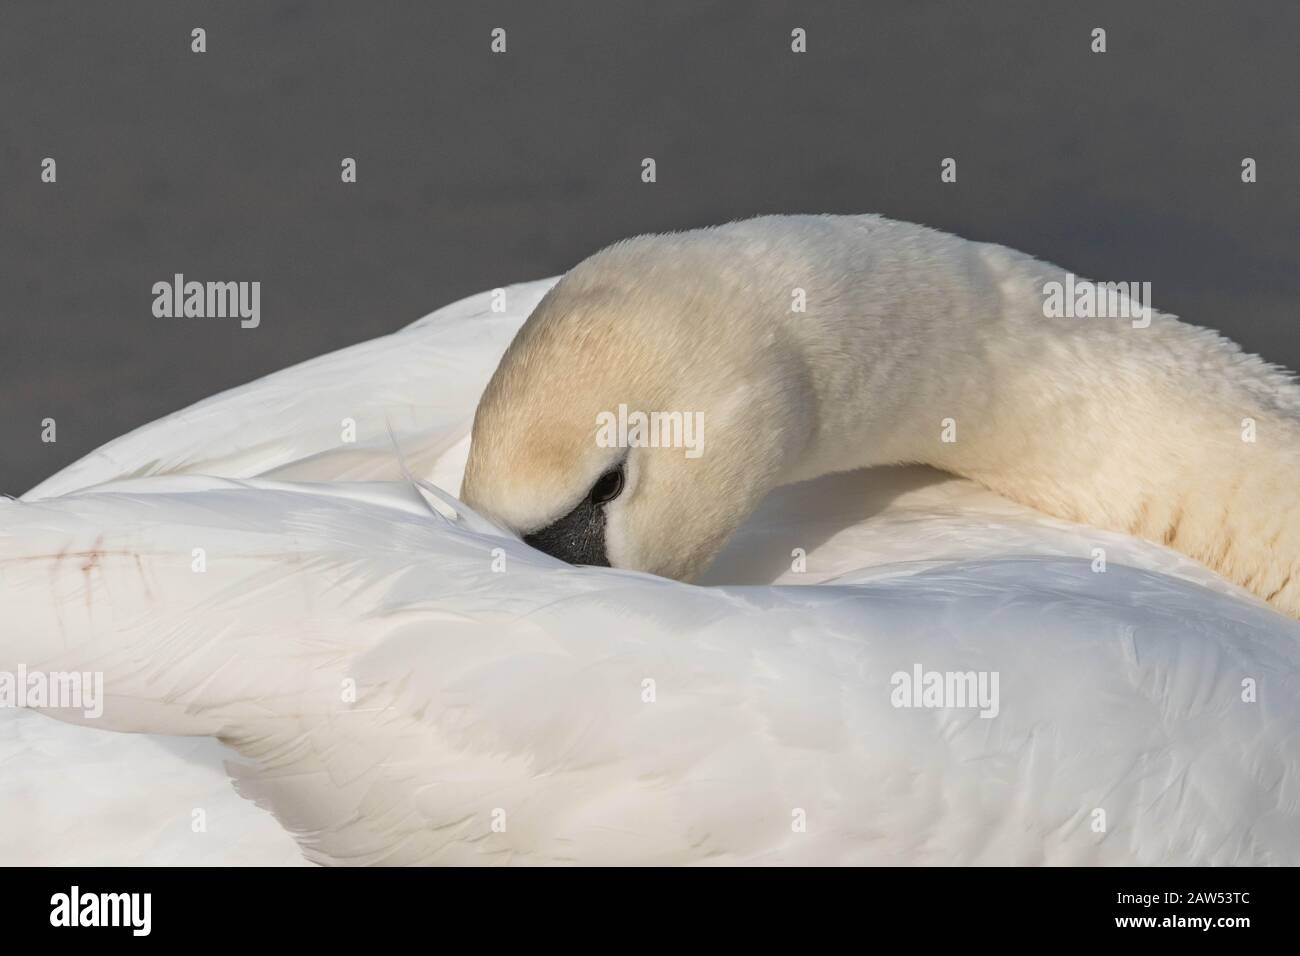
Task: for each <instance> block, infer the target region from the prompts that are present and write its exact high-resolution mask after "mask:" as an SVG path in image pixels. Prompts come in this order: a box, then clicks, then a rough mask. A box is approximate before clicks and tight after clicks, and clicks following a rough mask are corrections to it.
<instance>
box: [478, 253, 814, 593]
mask: <svg viewBox="0 0 1300 956" xmlns="http://www.w3.org/2000/svg"><path fill="white" fill-rule="evenodd" d="M709 240H710V234H709V233H707V232H706V233H705V234H704V235H703V236H701V235H700V234H683V235H672V236H643V237H639V238H637V239H631V240H627V241H625V242H622V243H619V244H617V245H615V246H612V247H610V248H609V249H606V250H604V251H602V252H600V253H597V254H596V255H595V256H593V257H591V258H590V259H587V260H586V261H584V262H583V263H581V264H579V265H578V266H577V267H575V268H574V269H573V270H572V271H571V272H569V273H568V274H567V275H566V276H565V277H564V278H563V279H562V280H561V281H560V282H559V283H558V284H557V285H556V286H555V287H554V288H552V289H551V291H550V292H549V293H548V294H547V295H546V297H545V298H544V299H543V300H542V302H541V303H540V304H539V305H538V307H537V309H536V310H535V311H534V312H533V314H532V315H531V316H530V317H529V319H528V321H527V322H526V323H525V324H524V326H523V327H522V328H521V329H520V331H519V333H518V335H517V336H516V337H515V339H514V341H513V342H512V343H511V345H510V347H509V348H508V349H507V350H506V352H505V355H504V356H503V357H502V359H501V363H500V365H499V366H498V368H497V370H496V372H495V374H494V375H493V376H492V379H491V380H490V382H489V383H488V386H487V388H486V390H485V391H484V394H483V396H482V399H481V400H480V402H479V406H478V410H477V412H476V414H475V418H474V427H473V437H472V441H471V446H470V453H469V460H468V462H467V465H466V471H465V481H464V485H463V488H462V496H463V498H464V500H465V501H466V502H467V503H468V504H469V505H470V506H471V507H473V508H475V509H476V510H478V511H479V512H480V513H482V514H484V515H485V516H487V517H489V518H491V519H492V520H494V521H495V522H497V523H498V524H500V525H502V526H504V527H506V528H507V529H509V530H511V531H513V532H515V533H516V534H519V535H520V536H522V537H523V539H524V541H525V542H527V543H528V544H531V545H533V546H534V547H536V548H538V549H540V550H542V551H545V552H547V553H549V554H552V555H554V556H556V557H558V558H561V559H563V560H565V561H568V562H570V563H572V564H586V565H604V566H610V567H618V568H629V569H634V570H639V571H647V572H650V573H653V574H658V575H662V576H664V577H672V578H677V579H679V580H690V579H692V578H694V577H695V576H696V575H698V574H699V573H700V572H701V571H703V570H704V568H705V567H706V566H707V565H708V564H709V562H710V561H711V560H712V558H713V557H714V556H715V555H716V554H717V553H718V551H720V550H721V548H722V546H723V545H724V544H725V542H726V540H727V538H728V537H729V536H730V535H731V533H732V532H733V531H734V530H735V529H736V527H737V526H738V525H739V524H740V523H741V522H742V521H743V520H744V519H745V517H746V516H747V515H748V514H749V513H750V512H751V511H752V510H753V508H754V506H755V505H756V504H757V503H758V501H759V500H760V499H761V498H762V496H763V495H764V494H765V493H766V492H767V491H768V490H769V489H770V488H772V487H773V486H774V485H776V484H778V483H780V481H779V479H780V477H781V475H782V474H783V473H784V472H785V471H786V470H787V468H788V467H789V464H790V462H789V459H790V457H791V456H792V455H797V454H798V451H799V446H798V441H799V438H800V436H804V435H807V434H808V431H809V424H810V423H809V422H808V421H807V417H808V416H807V412H806V409H805V408H804V403H801V402H800V401H798V397H799V394H800V390H801V387H802V385H803V382H802V375H803V370H802V366H801V365H800V364H799V363H798V362H796V361H793V360H792V359H791V352H790V350H788V349H786V348H784V347H783V343H782V342H781V339H780V334H779V331H778V329H779V325H778V323H777V322H775V321H770V320H766V319H765V317H766V316H767V314H768V313H769V312H770V311H771V310H772V309H780V308H781V307H782V304H784V305H785V307H786V308H787V309H788V301H789V293H788V292H787V291H785V290H784V289H774V290H772V293H771V295H770V297H769V296H767V295H766V294H765V292H764V291H763V290H762V289H759V288H756V287H755V285H754V284H753V283H751V282H749V281H746V280H745V279H744V278H743V275H742V274H741V273H738V272H737V270H735V269H734V268H730V269H729V268H728V266H727V264H726V258H727V253H728V251H729V250H727V249H726V248H719V247H718V246H719V245H725V244H720V243H713V242H710V241H709ZM733 261H734V260H733ZM767 298H770V299H771V301H765V300H766V299H767Z"/></svg>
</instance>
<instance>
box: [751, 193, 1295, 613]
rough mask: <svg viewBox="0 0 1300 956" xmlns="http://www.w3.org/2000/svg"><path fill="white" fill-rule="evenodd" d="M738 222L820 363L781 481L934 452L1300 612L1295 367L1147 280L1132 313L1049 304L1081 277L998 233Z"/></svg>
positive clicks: (778, 316) (972, 474) (787, 327)
mask: <svg viewBox="0 0 1300 956" xmlns="http://www.w3.org/2000/svg"><path fill="white" fill-rule="evenodd" d="M727 228H728V229H732V230H735V231H736V233H737V234H739V235H740V236H742V237H744V236H745V234H746V232H747V231H748V230H752V231H753V232H752V235H753V241H754V246H753V249H752V252H751V256H750V261H752V262H754V263H760V262H762V263H764V266H763V268H762V269H755V271H754V273H753V275H752V276H751V279H752V280H753V281H754V283H755V286H756V288H757V289H758V293H757V294H758V296H759V299H758V300H757V301H758V302H764V303H766V304H767V307H766V308H765V309H761V310H760V309H756V308H752V307H753V306H754V305H755V302H754V301H751V311H755V312H759V313H760V314H765V317H766V319H767V320H768V321H772V322H774V323H775V324H777V325H779V327H780V329H781V331H782V334H783V335H784V336H785V337H786V338H787V339H788V340H789V342H790V343H792V346H791V347H792V348H793V349H794V350H796V351H797V352H798V353H799V356H800V359H801V361H802V363H803V364H804V365H805V366H806V367H808V368H810V369H814V370H815V374H813V375H811V376H810V377H809V378H808V381H807V382H806V384H804V385H802V386H801V387H800V388H798V389H797V390H796V391H795V394H796V395H797V396H798V398H797V399H796V400H795V401H796V402H799V403H804V404H806V405H807V409H806V410H805V412H804V417H805V419H806V420H807V421H808V422H809V423H810V426H809V434H808V436H807V442H806V445H804V446H803V447H802V448H800V449H797V450H793V451H792V452H791V454H790V455H789V458H788V460H787V462H786V466H785V469H784V474H783V480H784V481H797V480H802V479H806V478H811V477H815V476H817V475H820V474H825V473H828V472H833V471H840V470H846V469H850V468H858V467H865V466H873V465H883V464H897V463H911V462H915V463H923V464H929V465H933V466H936V467H938V468H942V469H945V470H948V471H951V472H954V473H956V474H960V475H964V476H966V477H969V478H972V479H975V480H977V481H980V482H981V483H983V484H985V485H986V486H988V487H990V488H992V489H993V490H995V491H998V492H1000V493H1002V494H1004V495H1006V496H1008V497H1010V498H1013V499H1016V500H1019V501H1021V502H1023V503H1026V504H1029V505H1031V506H1033V507H1036V508H1039V509H1040V510H1043V511H1045V512H1048V513H1049V514H1053V515H1056V516H1058V517H1061V518H1065V519H1068V520H1072V521H1078V522H1081V523H1086V524H1091V525H1094V526H1097V527H1101V528H1106V529H1111V530H1118V531H1124V532H1128V533H1132V534H1136V535H1139V536H1141V537H1144V538H1147V539H1149V540H1153V541H1157V542H1159V543H1162V544H1166V545H1169V546H1171V547H1174V548H1176V549H1178V550H1180V551H1183V552H1184V553H1185V554H1188V555H1189V556H1191V557H1193V558H1195V559H1197V560H1199V561H1201V562H1203V563H1205V564H1207V565H1209V566H1210V567H1212V568H1214V569H1215V570H1217V571H1219V572H1220V573H1221V574H1223V575H1224V576H1225V577H1227V578H1229V579H1230V580H1232V581H1234V582H1236V583H1238V584H1241V585H1243V586H1244V587H1247V588H1249V589H1251V590H1253V591H1254V592H1255V593H1256V594H1258V595H1259V596H1260V597H1262V598H1264V599H1266V600H1268V601H1270V602H1271V603H1272V604H1273V605H1274V606H1275V607H1277V608H1279V609H1280V610H1283V611H1285V612H1286V613H1289V614H1292V615H1293V616H1300V504H1297V501H1296V497H1297V496H1296V494H1295V491H1296V487H1297V479H1300V389H1298V388H1297V387H1296V385H1294V384H1293V383H1292V382H1291V380H1290V379H1289V378H1288V377H1287V376H1286V375H1284V374H1283V373H1281V372H1279V371H1278V370H1277V369H1275V368H1273V367H1271V366H1269V365H1267V364H1266V363H1264V362H1263V361H1261V360H1260V359H1258V358H1256V357H1253V356H1249V355H1246V354H1244V353H1243V352H1242V351H1241V349H1240V348H1238V347H1237V346H1236V345H1234V344H1233V343H1231V342H1229V341H1227V340H1226V339H1224V338H1222V337H1221V336H1219V335H1218V334H1217V333H1214V332H1211V331H1208V330H1206V329H1202V328H1198V327H1195V326H1191V325H1187V324H1185V323H1182V322H1180V321H1178V320H1177V319H1176V318H1174V317H1173V316H1170V315H1165V314H1163V313H1160V312H1156V311H1154V310H1152V309H1150V305H1151V302H1150V298H1149V287H1147V289H1143V288H1142V287H1141V286H1140V285H1139V286H1135V287H1134V289H1133V291H1134V292H1135V293H1136V300H1130V301H1128V302H1127V303H1123V302H1120V303H1118V304H1119V305H1120V306H1121V312H1122V314H1109V315H1096V314H1093V315H1087V314H1078V313H1079V311H1083V312H1084V313H1086V312H1087V310H1086V309H1082V310H1071V309H1067V310H1066V311H1073V313H1074V314H1068V315H1058V314H1055V313H1056V312H1057V311H1060V309H1059V306H1060V302H1059V301H1053V296H1054V295H1055V294H1056V293H1057V291H1058V286H1059V289H1060V291H1061V292H1063V293H1067V290H1072V291H1073V292H1074V293H1075V294H1076V298H1074V299H1071V300H1069V301H1070V302H1071V303H1072V304H1075V305H1080V304H1086V298H1080V297H1082V296H1083V295H1084V293H1083V292H1082V291H1080V290H1083V289H1084V288H1085V285H1086V282H1087V280H1085V279H1082V278H1079V277H1075V276H1073V275H1071V274H1070V273H1068V272H1067V271H1066V270H1064V269H1061V268H1058V267H1056V266H1052V265H1050V264H1047V263H1043V262H1039V261H1037V260H1035V259H1033V258H1031V257H1029V256H1026V255H1024V254H1021V253H1018V252H1015V251H1013V250H1010V249H1006V248H1003V247H1000V246H994V245H989V244H984V243H975V242H969V241H966V240H963V239H959V238H957V237H954V236H949V235H945V234H942V233H938V232H934V231H933V230H929V229H926V228H924V227H921V226H914V225H910V224H906V223H896V222H890V221H888V220H884V219H880V218H878V217H875V216H854V217H784V218H782V219H776V220H756V221H752V222H750V223H739V224H736V225H735V226H732V227H727ZM760 233H761V237H762V243H761V245H759V244H758V242H757V241H758V237H759V235H760ZM774 233H775V235H774ZM773 249H780V250H781V255H780V259H779V263H777V264H775V265H774V264H773V262H772V261H771V260H772V259H773V258H774V257H773V255H772V254H771V252H770V250H773ZM764 260H767V261H766V262H765V261H764ZM760 276H762V278H759V277H760ZM1138 278H1139V277H1136V276H1124V277H1116V279H1117V280H1123V281H1126V282H1127V281H1130V280H1136V279H1138ZM794 290H802V292H803V295H804V297H805V299H806V308H805V310H804V311H802V312H801V311H798V310H796V309H792V308H790V307H789V303H791V302H792V301H796V298H797V293H796V292H795V291H794ZM1093 291H1094V298H1093V306H1092V307H1093V310H1094V313H1095V312H1097V311H1102V312H1105V311H1106V310H1107V309H1108V308H1109V309H1110V310H1111V311H1112V313H1113V312H1114V311H1115V305H1116V304H1117V303H1116V300H1113V299H1110V300H1108V301H1107V302H1106V303H1104V304H1102V302H1101V300H1102V299H1105V298H1106V297H1107V295H1108V292H1109V289H1108V288H1107V287H1105V286H1094V287H1093ZM1121 291H1122V290H1121ZM1144 293H1145V294H1147V297H1146V298H1145V300H1143V295H1144ZM773 303H780V304H781V306H784V307H781V308H775V309H774V308H773V305H772V304H773ZM1148 310H1149V311H1148Z"/></svg>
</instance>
